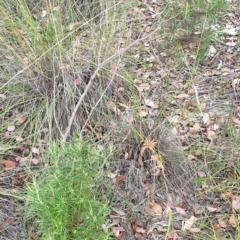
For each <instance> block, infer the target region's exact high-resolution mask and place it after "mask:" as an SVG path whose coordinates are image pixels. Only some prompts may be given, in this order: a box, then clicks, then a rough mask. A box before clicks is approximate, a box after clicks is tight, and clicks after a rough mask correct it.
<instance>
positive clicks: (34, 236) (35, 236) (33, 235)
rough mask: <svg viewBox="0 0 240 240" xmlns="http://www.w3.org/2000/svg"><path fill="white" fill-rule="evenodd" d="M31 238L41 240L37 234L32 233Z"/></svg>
mask: <svg viewBox="0 0 240 240" xmlns="http://www.w3.org/2000/svg"><path fill="white" fill-rule="evenodd" d="M30 237H31V240H39V239H40V238H39V237H38V236H37V235H36V234H35V233H31V234H30Z"/></svg>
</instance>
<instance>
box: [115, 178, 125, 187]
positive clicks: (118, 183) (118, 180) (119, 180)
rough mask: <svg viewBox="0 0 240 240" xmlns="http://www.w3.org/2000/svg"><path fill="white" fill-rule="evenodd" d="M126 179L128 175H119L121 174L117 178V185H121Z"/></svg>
mask: <svg viewBox="0 0 240 240" xmlns="http://www.w3.org/2000/svg"><path fill="white" fill-rule="evenodd" d="M125 180H126V176H125V175H119V176H118V177H117V178H116V181H115V185H116V186H118V185H120V184H121V183H123V182H124V181H125Z"/></svg>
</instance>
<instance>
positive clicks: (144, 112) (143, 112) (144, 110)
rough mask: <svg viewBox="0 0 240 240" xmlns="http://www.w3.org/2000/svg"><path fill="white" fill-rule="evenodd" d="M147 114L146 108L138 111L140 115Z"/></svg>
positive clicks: (144, 115)
mask: <svg viewBox="0 0 240 240" xmlns="http://www.w3.org/2000/svg"><path fill="white" fill-rule="evenodd" d="M147 115H148V110H146V109H142V110H141V111H140V113H139V116H140V117H146V116H147Z"/></svg>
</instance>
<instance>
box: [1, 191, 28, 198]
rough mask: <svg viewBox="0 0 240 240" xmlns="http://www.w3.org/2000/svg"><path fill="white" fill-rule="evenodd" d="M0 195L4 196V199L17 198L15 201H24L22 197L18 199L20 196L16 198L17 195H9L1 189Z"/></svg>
mask: <svg viewBox="0 0 240 240" xmlns="http://www.w3.org/2000/svg"><path fill="white" fill-rule="evenodd" d="M0 195H3V196H6V197H13V198H17V199H19V200H25V199H24V198H23V197H20V196H17V195H14V194H11V193H8V192H5V191H2V189H0Z"/></svg>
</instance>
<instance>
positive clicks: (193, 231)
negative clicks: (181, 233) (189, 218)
mask: <svg viewBox="0 0 240 240" xmlns="http://www.w3.org/2000/svg"><path fill="white" fill-rule="evenodd" d="M189 231H190V232H191V233H199V232H201V229H200V228H190V229H189Z"/></svg>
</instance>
